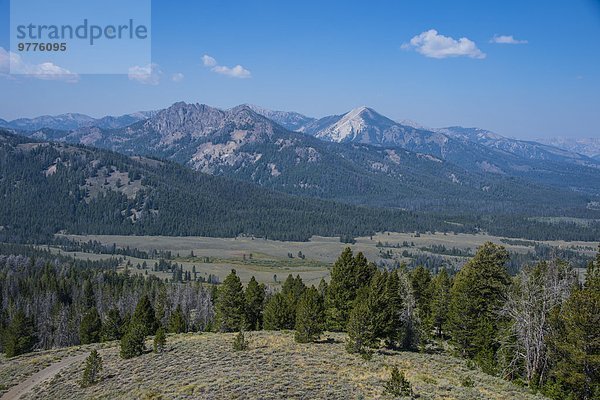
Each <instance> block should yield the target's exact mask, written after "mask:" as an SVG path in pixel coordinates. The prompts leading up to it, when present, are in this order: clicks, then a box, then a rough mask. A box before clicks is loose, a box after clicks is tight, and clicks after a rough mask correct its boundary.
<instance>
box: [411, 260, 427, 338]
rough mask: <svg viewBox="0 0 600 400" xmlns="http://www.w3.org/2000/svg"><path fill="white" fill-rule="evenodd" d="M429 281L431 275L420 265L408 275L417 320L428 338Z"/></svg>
mask: <svg viewBox="0 0 600 400" xmlns="http://www.w3.org/2000/svg"><path fill="white" fill-rule="evenodd" d="M431 280H432V278H431V273H430V272H429V270H428V269H427V268H425V267H424V266H422V265H419V266H418V267H417V268H415V269H414V270H413V271H412V273H411V274H410V281H411V284H412V289H413V293H414V296H415V302H416V304H417V314H418V316H419V320H420V321H421V322H422V324H423V332H424V333H425V334H426V335H427V336H429V333H430V329H431V326H430V324H429V321H430V320H431V297H432V284H431Z"/></svg>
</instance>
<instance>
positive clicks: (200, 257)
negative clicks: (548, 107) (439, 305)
mask: <svg viewBox="0 0 600 400" xmlns="http://www.w3.org/2000/svg"><path fill="white" fill-rule="evenodd" d="M66 237H68V238H71V239H75V240H78V241H86V242H87V241H89V240H92V241H98V242H100V243H102V244H104V245H107V246H111V245H113V244H116V245H117V246H118V247H128V246H129V247H130V248H132V249H133V248H137V249H139V250H143V251H147V252H150V251H152V250H157V251H158V250H162V251H170V252H171V253H172V254H173V256H174V257H175V259H174V260H173V261H175V262H177V263H179V264H182V265H183V267H184V270H186V271H191V270H192V269H193V268H194V267H195V268H196V271H197V272H198V274H199V275H200V276H204V277H205V278H207V277H208V276H209V275H213V276H217V277H219V279H220V280H221V281H222V280H223V279H224V278H225V276H227V274H228V273H229V272H230V270H231V269H232V268H235V269H236V270H237V272H238V275H239V276H240V278H241V279H242V281H244V282H247V281H248V280H249V279H250V277H251V276H255V277H256V278H257V279H258V280H259V281H261V282H265V283H269V284H271V285H277V284H278V283H280V282H282V281H283V280H284V279H285V277H286V276H287V275H288V274H290V273H291V274H294V275H296V274H299V275H300V276H301V277H302V279H303V280H304V282H306V283H308V284H318V282H319V281H320V280H321V278H323V277H325V278H326V279H327V277H328V275H329V267H330V266H331V264H332V263H333V262H334V261H335V260H336V258H337V257H338V256H339V254H340V253H341V252H342V250H343V249H344V248H345V247H348V246H349V247H351V248H352V249H353V251H355V252H357V251H362V252H363V253H364V254H365V255H366V257H367V258H368V259H369V260H371V261H375V262H378V261H381V260H383V254H382V253H383V252H384V251H385V252H390V254H391V259H389V258H388V259H387V261H388V262H389V261H391V260H393V261H398V262H410V258H408V257H405V256H403V255H402V253H403V251H404V250H406V251H408V252H410V253H411V255H412V256H415V255H424V256H441V257H444V258H446V259H448V260H449V261H453V262H457V261H458V262H460V261H463V262H464V260H466V258H465V257H454V256H450V255H442V254H436V253H434V252H431V251H428V250H427V249H430V248H431V247H432V246H445V247H446V248H447V249H452V248H456V249H459V250H462V251H465V252H466V251H469V252H470V253H474V252H475V250H476V249H477V248H478V247H479V246H481V245H482V244H483V243H485V242H486V241H491V242H494V243H497V244H502V245H504V246H505V247H506V248H507V249H508V250H509V251H510V252H513V253H520V254H525V253H528V252H530V251H533V244H534V242H531V241H518V240H516V241H514V240H512V241H511V240H508V241H507V240H506V239H505V238H502V237H497V236H489V235H469V234H456V235H455V234H446V235H444V234H441V233H435V234H434V233H427V234H421V235H415V234H411V233H393V232H389V233H388V232H385V233H379V234H376V235H373V236H372V237H360V238H357V239H356V243H355V244H346V243H341V242H340V240H339V238H332V237H318V236H315V237H313V238H311V240H310V241H307V242H282V241H276V240H265V239H260V238H251V237H238V238H210V237H169V236H113V235H89V236H79V235H67V236H66ZM405 242H406V243H408V244H409V246H408V247H405V246H403V244H404V243H405ZM378 243H380V244H384V245H386V247H378V246H377V245H378ZM537 243H544V244H547V245H550V246H554V247H557V248H569V249H575V251H577V252H579V253H581V254H584V255H587V256H590V257H591V256H594V255H595V252H596V251H597V243H592V242H564V241H545V242H537ZM413 244H414V246H413ZM299 252H301V253H302V254H303V255H304V257H305V258H304V259H302V258H299V257H298V253H299ZM192 253H193V255H194V257H191V254H192ZM66 254H71V255H74V256H75V257H77V258H82V259H90V260H94V259H98V258H110V257H112V255H107V254H91V253H81V252H77V253H66ZM288 254H291V255H292V256H293V258H289V256H288ZM127 261H129V262H130V263H131V264H133V265H136V264H142V263H143V262H144V260H142V259H137V258H133V257H127ZM146 262H147V263H148V265H149V266H150V268H149V269H148V270H147V271H148V273H155V272H154V271H152V266H153V265H154V262H156V260H146ZM125 263H126V262H124V263H123V265H122V266H124V264H125ZM145 271H146V270H145ZM145 271H139V270H136V269H135V268H133V269H131V272H134V273H135V272H138V273H145ZM156 274H157V275H159V276H161V277H162V278H169V277H170V274H166V273H156ZM275 276H277V280H275Z"/></svg>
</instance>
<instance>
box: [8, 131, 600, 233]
mask: <svg viewBox="0 0 600 400" xmlns="http://www.w3.org/2000/svg"><path fill="white" fill-rule="evenodd" d="M348 196H352V193H350V192H349V193H348ZM0 197H1V198H2V199H3V202H2V207H0V227H1V228H0V240H1V241H20V242H31V241H48V240H50V239H51V236H52V235H53V234H55V233H57V232H61V231H64V232H67V233H74V234H138V235H167V236H191V235H196V236H218V237H234V236H237V235H255V236H259V237H266V238H272V239H283V240H307V239H308V238H310V237H311V236H313V235H322V236H340V237H353V236H359V235H362V236H365V235H369V234H372V233H374V232H382V231H397V232H415V231H420V232H426V231H442V232H451V231H454V232H467V233H474V232H478V231H487V232H490V233H492V234H496V235H500V236H512V237H525V238H529V239H536V240H542V239H572V240H576V239H579V240H594V239H596V238H598V237H599V236H600V222H598V221H590V222H589V223H588V224H585V225H582V224H578V223H575V222H570V221H556V222H554V221H553V222H545V221H540V220H534V219H531V218H529V217H530V215H528V214H525V215H523V216H518V215H497V216H496V215H487V214H486V215H483V216H478V215H477V214H475V215H473V214H471V213H468V212H467V210H465V212H463V213H454V214H453V213H449V212H448V211H446V210H444V209H443V208H441V209H440V210H439V211H436V212H419V213H417V212H409V211H401V210H397V209H390V208H385V209H384V208H381V209H376V208H364V207H359V206H352V205H347V204H341V203H334V202H330V201H324V200H318V199H310V198H306V197H296V196H291V195H287V194H283V193H280V192H276V191H270V190H267V189H264V188H260V187H258V186H255V185H252V184H250V183H244V182H240V181H235V180H231V179H228V178H225V177H216V176H211V175H207V174H203V173H199V172H195V171H192V170H190V169H188V168H186V167H183V166H181V165H178V164H176V163H173V162H168V161H161V160H157V159H150V158H144V157H137V156H132V157H128V156H124V155H120V154H117V153H113V152H110V151H106V150H98V149H93V148H89V147H85V146H73V145H67V144H59V143H58V144H57V143H49V142H37V141H34V140H32V139H27V138H24V137H20V136H15V135H11V134H8V133H6V132H4V133H2V132H0ZM563 200H564V199H563ZM438 201H439V200H438ZM550 201H552V200H551V199H550ZM440 207H443V203H440Z"/></svg>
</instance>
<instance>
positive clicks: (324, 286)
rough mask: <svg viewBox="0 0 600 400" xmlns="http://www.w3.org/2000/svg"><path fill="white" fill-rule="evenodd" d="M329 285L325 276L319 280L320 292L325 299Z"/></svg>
mask: <svg viewBox="0 0 600 400" xmlns="http://www.w3.org/2000/svg"><path fill="white" fill-rule="evenodd" d="M328 286H329V285H327V282H325V278H321V281H320V282H319V287H318V290H319V294H320V295H321V297H323V299H325V298H326V297H327V288H328Z"/></svg>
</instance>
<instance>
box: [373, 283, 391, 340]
mask: <svg viewBox="0 0 600 400" xmlns="http://www.w3.org/2000/svg"><path fill="white" fill-rule="evenodd" d="M388 277H389V273H388V272H387V271H384V272H379V271H377V272H376V273H375V275H373V278H372V279H371V283H370V285H369V305H370V307H371V314H372V317H373V330H374V334H375V336H376V337H377V338H379V339H385V338H386V337H387V331H388V324H389V323H390V319H391V318H392V315H391V313H390V311H391V304H390V303H389V298H388V296H387V294H388V293H387V284H388Z"/></svg>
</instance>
